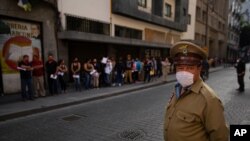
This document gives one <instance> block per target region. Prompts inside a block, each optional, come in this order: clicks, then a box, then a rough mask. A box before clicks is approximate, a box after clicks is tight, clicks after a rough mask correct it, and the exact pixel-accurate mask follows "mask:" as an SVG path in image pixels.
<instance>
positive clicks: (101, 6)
mask: <svg viewBox="0 0 250 141" xmlns="http://www.w3.org/2000/svg"><path fill="white" fill-rule="evenodd" d="M110 6H111V4H110V0H58V9H59V11H60V12H61V18H62V19H61V20H62V26H63V28H64V29H65V27H66V20H65V14H69V15H74V16H79V17H86V18H90V19H96V20H98V21H102V22H107V23H109V22H110V9H111V8H110Z"/></svg>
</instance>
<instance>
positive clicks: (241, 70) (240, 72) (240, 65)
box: [234, 58, 246, 92]
mask: <svg viewBox="0 0 250 141" xmlns="http://www.w3.org/2000/svg"><path fill="white" fill-rule="evenodd" d="M234 67H235V68H236V71H237V78H238V83H239V88H238V89H237V91H239V92H244V91H245V85H244V76H245V71H246V63H245V62H244V60H243V59H242V58H239V59H237V63H236V64H235V66H234Z"/></svg>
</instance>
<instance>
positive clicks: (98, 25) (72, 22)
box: [66, 16, 110, 35]
mask: <svg viewBox="0 0 250 141" xmlns="http://www.w3.org/2000/svg"><path fill="white" fill-rule="evenodd" d="M66 23H67V30H73V31H80V32H88V33H96V34H104V35H110V24H108V23H102V22H99V21H94V20H91V19H87V18H78V17H73V16H66Z"/></svg>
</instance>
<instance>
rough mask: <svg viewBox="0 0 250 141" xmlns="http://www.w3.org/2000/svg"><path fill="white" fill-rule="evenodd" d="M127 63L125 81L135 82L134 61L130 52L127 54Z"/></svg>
mask: <svg viewBox="0 0 250 141" xmlns="http://www.w3.org/2000/svg"><path fill="white" fill-rule="evenodd" d="M125 64H126V70H125V83H133V78H132V68H133V62H132V58H131V55H130V54H128V55H127V60H126V62H125Z"/></svg>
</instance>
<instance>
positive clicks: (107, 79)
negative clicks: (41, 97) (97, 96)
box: [104, 59, 113, 86]
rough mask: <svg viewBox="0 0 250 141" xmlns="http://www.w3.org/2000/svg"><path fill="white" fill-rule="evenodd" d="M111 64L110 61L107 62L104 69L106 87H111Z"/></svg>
mask: <svg viewBox="0 0 250 141" xmlns="http://www.w3.org/2000/svg"><path fill="white" fill-rule="evenodd" d="M112 70H113V68H112V62H111V60H110V59H108V60H107V63H106V66H105V68H104V71H105V74H104V82H105V85H106V86H110V85H111V80H110V74H111V72H112Z"/></svg>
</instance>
